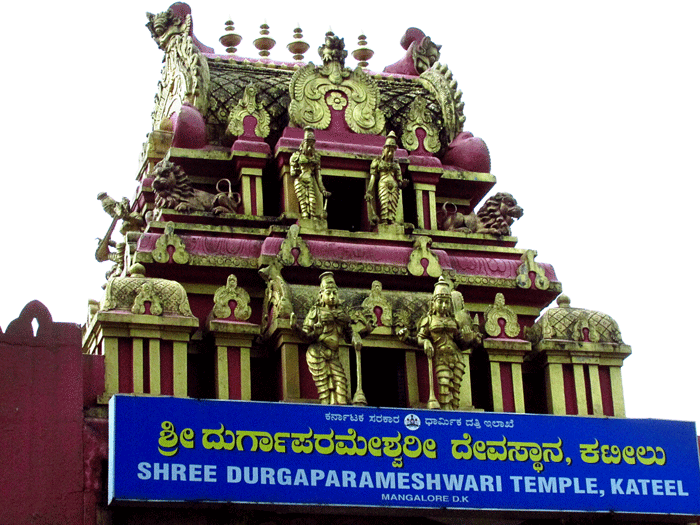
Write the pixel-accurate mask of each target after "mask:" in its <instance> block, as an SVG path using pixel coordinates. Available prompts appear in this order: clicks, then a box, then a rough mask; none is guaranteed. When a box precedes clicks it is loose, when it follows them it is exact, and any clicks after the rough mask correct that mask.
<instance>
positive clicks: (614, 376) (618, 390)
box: [609, 366, 625, 417]
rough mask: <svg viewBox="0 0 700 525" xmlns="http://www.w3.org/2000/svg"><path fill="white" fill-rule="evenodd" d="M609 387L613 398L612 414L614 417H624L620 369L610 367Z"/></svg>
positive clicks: (619, 367)
mask: <svg viewBox="0 0 700 525" xmlns="http://www.w3.org/2000/svg"><path fill="white" fill-rule="evenodd" d="M609 370H610V386H611V389H612V397H613V414H614V415H615V417H625V398H624V396H623V392H622V368H621V366H610V368H609Z"/></svg>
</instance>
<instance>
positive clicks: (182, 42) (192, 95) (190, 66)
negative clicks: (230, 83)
mask: <svg viewBox="0 0 700 525" xmlns="http://www.w3.org/2000/svg"><path fill="white" fill-rule="evenodd" d="M146 16H147V17H148V23H147V24H146V27H147V28H148V29H149V31H150V32H151V36H152V37H153V39H154V40H155V41H156V42H157V43H158V47H159V48H160V49H162V50H163V51H165V59H164V61H165V65H164V66H163V73H162V74H163V79H162V80H161V81H160V82H159V83H158V92H157V94H156V106H155V109H154V110H153V114H152V117H153V129H159V128H160V122H161V121H162V120H163V119H167V118H169V117H170V115H172V114H173V113H176V112H177V111H178V110H179V109H180V107H181V106H182V104H183V103H184V102H188V103H189V104H191V105H192V106H193V107H194V108H196V109H197V110H198V111H199V112H200V113H201V114H202V116H206V113H207V109H208V99H209V88H210V79H209V66H208V64H207V60H206V58H204V55H202V53H201V52H200V51H199V49H198V48H197V46H196V45H195V44H194V41H193V40H192V37H191V36H190V28H191V26H192V18H191V17H190V15H187V16H186V17H185V18H184V19H182V18H180V17H179V16H177V15H175V14H174V13H173V11H172V10H170V9H168V10H167V11H165V12H163V13H159V14H157V15H153V14H151V13H147V14H146Z"/></svg>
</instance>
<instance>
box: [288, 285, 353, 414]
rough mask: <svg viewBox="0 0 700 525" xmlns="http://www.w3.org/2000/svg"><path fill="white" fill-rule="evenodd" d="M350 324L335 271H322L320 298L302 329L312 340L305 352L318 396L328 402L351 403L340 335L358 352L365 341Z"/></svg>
mask: <svg viewBox="0 0 700 525" xmlns="http://www.w3.org/2000/svg"><path fill="white" fill-rule="evenodd" d="M350 323H351V319H350V315H349V314H348V313H347V311H346V310H345V308H343V306H342V305H341V302H340V298H339V296H338V286H337V285H336V284H335V280H334V279H333V273H332V272H324V273H322V274H321V286H320V289H319V292H318V300H317V301H316V304H315V305H314V306H312V307H311V310H309V313H308V315H307V316H306V319H305V320H304V325H303V327H302V330H303V332H304V334H305V335H306V336H307V337H308V338H310V339H312V341H313V342H312V343H311V344H310V345H309V348H308V350H307V351H306V363H307V364H308V365H309V371H310V372H311V375H312V376H313V378H314V382H315V383H316V388H317V389H318V398H319V400H320V401H321V403H323V404H325V405H347V404H348V389H349V385H348V379H347V376H346V374H345V369H344V368H343V365H342V363H341V362H340V353H339V348H340V343H341V338H344V339H345V340H346V341H349V342H351V343H352V346H353V347H354V348H355V351H356V352H359V351H360V349H361V348H362V340H361V339H360V336H359V334H357V333H356V332H355V331H353V329H352V327H351V325H350Z"/></svg>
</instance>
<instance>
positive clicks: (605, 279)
mask: <svg viewBox="0 0 700 525" xmlns="http://www.w3.org/2000/svg"><path fill="white" fill-rule="evenodd" d="M169 5H170V4H169V3H158V2H129V1H123V2H121V3H119V4H114V3H103V2H90V3H89V4H88V3H87V2H75V3H73V5H68V4H67V3H62V4H60V3H51V4H49V3H45V5H41V3H39V4H37V3H34V2H32V3H29V2H22V3H19V2H17V3H13V4H10V5H7V6H5V7H4V9H3V20H4V23H3V31H2V32H1V33H0V43H1V44H2V49H4V68H3V69H4V74H3V82H2V84H0V94H1V95H2V98H1V99H2V100H3V101H4V105H5V107H4V110H3V115H4V117H3V119H2V121H3V122H2V126H1V127H2V130H1V131H0V144H2V150H1V151H2V156H3V160H4V164H3V172H4V173H3V186H2V190H1V191H0V228H2V234H3V243H2V252H1V253H2V256H1V258H0V260H1V261H2V262H1V263H0V264H1V265H2V266H1V268H2V278H0V327H2V328H3V330H5V329H6V328H7V325H8V324H9V323H10V321H12V320H13V319H14V318H16V317H17V316H18V315H19V313H20V311H21V309H22V308H23V306H24V305H25V304H26V303H27V302H29V301H30V300H33V299H39V300H40V301H42V302H43V303H44V304H45V305H46V306H47V307H48V308H49V310H50V311H51V312H52V314H53V319H54V320H55V321H72V322H78V323H82V322H83V321H84V319H85V316H86V312H87V300H88V298H95V299H99V298H101V293H102V290H101V289H100V285H101V284H102V283H103V281H104V272H106V271H107V270H108V268H109V264H108V263H104V264H102V265H100V264H98V263H97V262H96V261H95V259H94V251H95V248H96V241H95V239H96V238H97V237H101V236H102V235H103V234H104V232H105V230H106V229H107V227H108V225H109V223H110V219H109V217H108V216H107V215H106V214H105V213H104V212H103V211H102V209H101V206H100V203H99V202H98V201H97V200H96V195H97V193H98V192H99V191H107V192H108V193H109V194H110V195H111V196H112V197H114V198H117V199H118V198H121V197H122V196H127V197H129V198H131V197H132V196H133V194H134V191H135V189H136V184H135V176H136V173H137V160H138V156H139V153H140V150H141V144H142V142H143V141H144V139H145V137H146V134H147V133H148V132H149V131H150V113H151V111H152V106H153V97H154V95H155V91H156V84H157V82H158V80H159V78H160V68H161V60H162V56H163V55H162V52H161V51H160V50H158V49H157V46H156V44H155V43H154V42H153V41H152V40H151V37H150V34H149V32H148V30H147V29H146V28H145V27H144V24H145V23H146V17H145V11H147V10H148V11H151V12H154V13H157V12H160V11H163V10H165V9H166V8H167V7H168V6H169ZM190 5H191V6H192V10H193V15H194V30H195V34H196V35H197V37H198V38H199V39H200V40H201V41H202V42H203V43H205V44H207V45H209V46H211V47H214V48H215V49H216V50H217V52H223V47H221V46H220V45H219V43H218V38H219V36H220V35H221V34H223V27H224V22H225V21H226V20H227V19H228V18H229V17H231V18H233V20H234V22H235V25H236V31H237V32H238V33H239V34H241V35H242V36H243V38H244V41H243V43H242V44H241V45H240V46H239V54H240V55H242V56H255V50H254V49H253V47H252V43H251V42H252V40H253V39H254V38H256V37H257V32H258V30H259V29H258V28H259V25H260V24H261V23H263V22H265V21H266V22H267V23H268V24H269V25H270V28H271V29H270V31H271V36H272V37H273V38H275V39H276V40H277V42H278V45H277V47H276V48H275V49H273V51H272V55H271V58H273V59H278V60H289V59H290V56H291V55H290V54H289V52H288V51H287V50H286V44H287V43H288V42H290V41H291V39H292V30H293V28H294V27H296V25H297V23H299V24H301V27H302V28H303V29H304V36H305V40H306V41H307V42H308V43H309V44H311V49H310V51H309V52H308V53H307V54H306V60H311V61H313V62H314V63H316V64H318V63H319V62H320V61H319V58H318V56H317V54H316V49H317V48H318V46H319V45H320V44H321V42H322V35H323V34H324V33H325V32H326V31H327V30H328V29H329V27H330V28H331V29H332V30H333V31H334V32H335V33H336V34H338V35H339V36H341V37H344V38H345V42H346V47H347V48H348V49H349V50H350V51H352V50H353V49H355V47H357V46H356V42H357V40H356V37H357V35H359V34H360V33H361V32H365V34H366V35H367V37H368V41H369V44H368V45H369V47H370V48H372V49H374V50H375V53H376V54H375V56H374V58H373V59H372V60H371V61H370V69H373V70H376V71H379V70H381V69H383V68H384V66H386V65H388V64H391V63H393V62H395V61H397V60H398V59H399V58H401V56H402V55H403V49H401V47H400V45H399V40H400V38H401V36H402V34H403V32H404V30H405V29H406V28H407V27H409V26H417V27H420V28H421V29H423V31H425V33H426V34H428V35H429V36H431V37H432V38H433V40H434V41H435V42H437V43H438V44H442V46H443V48H442V58H441V62H443V63H446V64H447V65H449V66H450V68H451V69H452V71H453V72H454V74H455V78H456V79H457V81H458V82H459V87H460V89H462V90H463V91H464V99H463V100H464V101H465V116H466V118H467V120H466V124H465V130H470V131H472V132H473V133H474V134H475V135H476V136H479V137H482V138H483V139H484V140H485V141H486V143H487V144H488V146H489V149H490V151H491V159H492V172H493V173H494V175H496V177H497V178H498V184H497V186H496V188H495V189H496V190H497V191H508V192H510V193H512V194H513V195H514V196H515V197H516V198H517V199H518V202H519V204H520V205H521V206H522V207H523V208H524V209H525V215H524V217H523V218H522V219H521V220H520V221H519V222H517V223H516V224H515V225H514V227H513V232H514V234H515V235H516V236H518V238H519V243H518V247H520V248H532V249H536V250H538V251H539V256H538V258H537V260H538V261H540V262H548V263H551V264H553V265H554V268H555V270H556V272H557V275H558V277H559V279H560V280H561V281H562V283H563V287H564V292H565V293H566V294H567V295H569V296H570V297H571V300H572V306H575V307H582V308H589V309H593V310H599V311H602V312H605V313H607V314H610V315H611V316H613V317H614V318H615V319H616V320H617V321H618V323H619V325H620V328H621V330H622V335H623V339H624V340H625V342H626V343H627V344H630V345H631V346H632V351H633V354H632V356H631V357H629V358H628V359H627V361H626V362H625V366H624V367H623V380H624V386H625V399H626V405H627V412H628V416H629V417H635V418H647V417H650V418H663V419H682V420H691V421H698V420H700V402H699V401H700V400H699V399H698V387H697V382H698V376H699V373H700V366H699V364H700V357H699V356H698V354H699V353H700V345H699V344H698V339H697V330H696V328H697V326H698V325H696V324H695V323H698V314H699V313H700V312H699V310H700V309H699V308H698V302H697V297H698V292H700V286H699V285H698V272H697V270H694V269H693V268H694V267H693V264H694V263H693V260H694V259H695V258H696V257H697V255H696V254H697V249H696V248H694V247H693V246H695V245H696V244H697V241H696V239H695V235H696V231H695V230H696V220H695V219H694V217H695V213H694V212H695V208H696V206H697V205H696V204H694V200H695V198H697V194H698V189H699V186H700V185H699V183H698V177H699V176H700V169H699V166H700V162H699V161H698V157H697V154H696V151H697V148H698V144H699V143H700V127H699V126H698V123H699V122H700V77H699V75H698V69H699V68H698V65H699V62H698V54H699V52H700V31H698V30H697V24H698V20H699V18H698V15H699V14H700V4H698V3H696V2H691V1H687V2H679V1H667V2H664V3H663V7H662V4H661V3H660V2H644V1H627V2H625V1H617V2H614V1H587V2H560V1H551V2H543V1H529V2H522V1H498V2H496V1H468V0H467V1H463V2H459V4H457V3H449V4H448V3H447V2H440V3H437V2H436V3H432V4H429V3H425V2H402V3H401V4H400V5H402V6H403V7H402V10H401V12H397V11H396V10H395V9H389V8H388V5H389V3H388V2H373V3H372V4H371V6H370V7H367V8H366V9H364V8H363V7H362V6H363V5H368V4H362V3H361V2H360V3H354V4H353V3H351V4H348V3H344V2H308V1H307V2H303V3H302V2H288V1H285V2H275V1H267V2H220V1H210V0H208V1H203V0H201V1H200V0H192V1H191V2H190ZM347 5H352V6H353V7H351V8H349V9H348V10H347V11H346V10H345V6H347ZM394 5H399V4H396V3H394ZM448 5H449V6H457V5H459V8H457V7H447V6H448ZM301 6H304V7H303V8H302V7H301ZM429 8H432V10H430V9H429ZM457 9H458V10H459V12H457ZM346 65H348V66H350V67H355V65H356V62H355V61H354V60H353V59H351V58H349V59H348V61H347V63H346ZM694 254H695V255H694ZM467 301H468V298H467Z"/></svg>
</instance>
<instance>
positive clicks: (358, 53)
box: [352, 35, 374, 68]
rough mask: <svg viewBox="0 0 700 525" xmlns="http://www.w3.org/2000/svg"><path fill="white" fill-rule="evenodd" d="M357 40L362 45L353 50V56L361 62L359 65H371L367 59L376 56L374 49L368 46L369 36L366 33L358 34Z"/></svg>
mask: <svg viewBox="0 0 700 525" xmlns="http://www.w3.org/2000/svg"><path fill="white" fill-rule="evenodd" d="M357 40H358V42H357V45H358V46H360V47H358V48H357V49H356V50H355V51H353V52H352V57H353V58H354V59H355V60H357V61H358V62H359V64H357V65H358V66H360V67H363V68H364V67H367V66H368V65H369V64H368V62H367V61H368V60H369V59H370V58H372V57H373V56H374V51H372V50H371V49H370V48H368V47H366V46H367V37H366V36H365V35H360V36H358V37H357Z"/></svg>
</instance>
